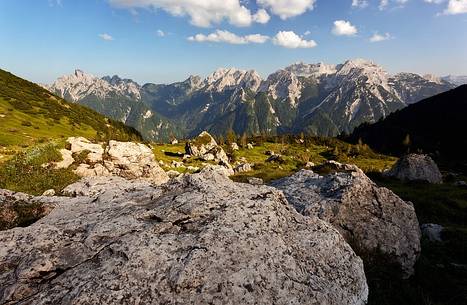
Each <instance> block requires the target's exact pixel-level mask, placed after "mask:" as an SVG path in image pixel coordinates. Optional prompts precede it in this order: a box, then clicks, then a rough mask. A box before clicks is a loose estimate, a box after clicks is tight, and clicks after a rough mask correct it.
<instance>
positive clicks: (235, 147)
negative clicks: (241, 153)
mask: <svg viewBox="0 0 467 305" xmlns="http://www.w3.org/2000/svg"><path fill="white" fill-rule="evenodd" d="M230 148H231V149H232V150H239V147H238V144H237V143H235V142H234V143H232V144H230Z"/></svg>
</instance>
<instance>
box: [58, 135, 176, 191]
mask: <svg viewBox="0 0 467 305" xmlns="http://www.w3.org/2000/svg"><path fill="white" fill-rule="evenodd" d="M67 142H68V144H69V145H68V146H69V149H65V150H62V151H61V153H62V156H63V161H61V162H59V163H57V164H56V166H57V167H60V168H66V167H69V166H70V165H71V164H73V162H74V161H75V160H74V159H73V155H75V156H76V155H81V154H85V160H80V162H83V163H81V164H79V165H78V166H77V168H76V169H75V173H76V174H77V175H79V176H81V177H94V176H113V175H114V176H120V177H124V178H127V179H138V178H145V179H148V180H150V181H151V182H153V183H155V184H161V183H165V182H167V181H168V180H169V177H168V176H167V174H166V173H165V171H164V170H163V169H162V168H161V167H160V166H159V164H158V163H157V162H156V160H155V159H154V154H153V152H152V151H151V149H150V148H149V147H148V146H146V145H144V144H141V143H133V142H118V141H113V140H111V141H109V142H108V143H107V144H106V145H105V147H104V145H103V144H96V143H92V142H90V141H89V140H87V139H85V138H83V137H77V138H76V137H72V138H69V139H68V140H67ZM70 158H71V159H70Z"/></svg>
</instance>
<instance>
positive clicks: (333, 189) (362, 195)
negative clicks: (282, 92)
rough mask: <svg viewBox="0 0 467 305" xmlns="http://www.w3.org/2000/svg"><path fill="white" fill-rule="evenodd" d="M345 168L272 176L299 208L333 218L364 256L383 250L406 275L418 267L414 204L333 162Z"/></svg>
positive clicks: (417, 235)
mask: <svg viewBox="0 0 467 305" xmlns="http://www.w3.org/2000/svg"><path fill="white" fill-rule="evenodd" d="M331 165H334V166H335V167H336V169H340V172H336V173H333V174H329V175H326V176H320V175H318V174H316V173H314V172H312V171H310V170H302V171H300V172H298V173H296V174H295V175H293V176H291V177H287V178H284V179H280V180H277V181H275V182H273V184H272V185H273V186H275V187H277V188H278V189H280V190H282V191H283V192H284V194H285V195H286V197H287V199H288V201H289V202H290V203H291V204H292V205H294V207H295V208H296V209H297V211H298V212H300V213H302V214H303V215H306V216H317V217H319V218H320V219H322V220H325V221H326V222H328V223H330V224H332V225H333V226H334V227H335V228H336V229H337V230H339V232H340V233H341V234H342V235H343V236H344V238H345V239H346V240H347V242H349V244H350V245H351V246H352V247H353V249H354V250H355V251H356V253H357V254H359V255H361V256H362V257H364V258H365V259H368V260H371V259H372V258H373V257H376V256H380V255H383V257H384V259H385V262H387V263H388V264H391V265H396V266H398V267H399V269H400V271H401V275H402V276H404V277H407V276H409V275H411V274H412V273H413V267H414V264H415V262H416V260H417V258H418V255H419V253H420V229H419V224H418V219H417V216H416V214H415V209H414V207H413V205H412V204H411V203H409V202H405V201H403V200H402V199H400V198H399V197H398V196H397V195H395V194H394V193H393V192H392V191H390V190H388V189H386V188H382V187H378V186H377V185H376V184H375V183H373V182H372V181H371V180H370V179H369V178H368V177H367V176H366V175H365V174H364V173H363V172H362V171H361V170H360V169H358V168H357V167H355V166H346V165H340V166H338V165H339V164H338V163H337V162H336V164H331Z"/></svg>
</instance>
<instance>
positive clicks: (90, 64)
mask: <svg viewBox="0 0 467 305" xmlns="http://www.w3.org/2000/svg"><path fill="white" fill-rule="evenodd" d="M258 12H259V13H258ZM209 34H211V35H210V36H209ZM375 34H377V35H375ZM372 40H373V41H372ZM349 58H366V59H371V60H374V61H375V62H377V63H379V64H381V65H382V66H383V67H385V68H386V69H387V70H388V71H389V72H391V73H395V72H401V71H408V72H416V73H421V74H424V73H434V74H437V75H447V74H454V75H467V0H367V1H364V0H80V1H76V0H0V60H1V61H0V68H2V69H5V70H8V71H10V72H12V73H15V74H17V75H19V76H22V77H24V78H27V79H30V80H32V81H35V82H42V83H49V82H52V81H53V80H54V79H56V78H57V77H59V76H61V75H64V74H70V73H72V72H73V70H74V69H75V68H80V69H82V70H84V71H86V72H90V73H92V74H95V75H98V76H103V75H107V74H111V75H113V74H118V75H120V76H122V77H128V78H132V79H134V80H136V81H138V82H140V83H145V82H155V83H167V82H173V81H179V80H184V79H186V78H187V77H188V76H189V75H190V74H199V75H202V76H205V75H206V74H208V73H210V72H212V71H213V70H215V69H216V68H218V67H231V66H233V67H237V68H244V69H256V70H258V72H259V73H260V74H261V75H263V76H267V74H269V73H271V72H273V71H275V70H277V69H279V68H281V67H284V66H286V65H289V64H291V63H293V62H297V61H304V62H309V63H314V62H326V63H340V62H343V61H344V60H346V59H349Z"/></svg>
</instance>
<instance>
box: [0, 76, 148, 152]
mask: <svg viewBox="0 0 467 305" xmlns="http://www.w3.org/2000/svg"><path fill="white" fill-rule="evenodd" d="M69 136H84V137H86V138H89V139H96V140H104V139H116V140H141V136H140V134H139V133H138V132H137V131H136V130H135V129H133V128H131V127H128V126H125V125H124V124H122V123H120V122H116V121H113V120H111V119H108V118H106V117H104V116H103V115H101V114H98V113H97V112H95V111H93V110H91V109H89V108H87V107H84V106H80V105H77V104H72V103H69V102H66V101H65V100H63V99H61V98H59V97H57V96H55V95H53V94H51V93H50V92H48V91H47V90H45V89H43V88H42V87H40V86H38V85H36V84H34V83H31V82H29V81H26V80H24V79H21V78H19V77H16V76H15V75H13V74H11V73H9V72H6V71H4V70H1V69H0V161H2V160H5V159H7V158H8V156H9V155H12V154H14V153H16V152H17V151H21V150H24V149H25V148H27V147H31V146H33V145H35V144H37V143H44V142H48V141H50V140H53V139H60V138H66V137H69Z"/></svg>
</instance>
